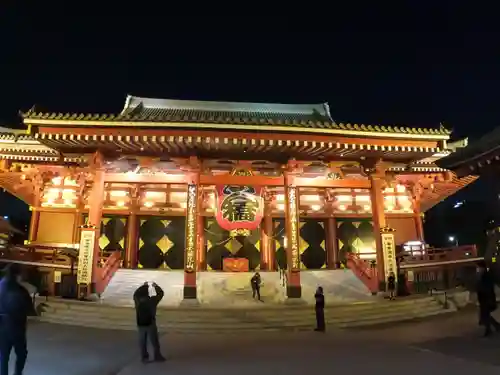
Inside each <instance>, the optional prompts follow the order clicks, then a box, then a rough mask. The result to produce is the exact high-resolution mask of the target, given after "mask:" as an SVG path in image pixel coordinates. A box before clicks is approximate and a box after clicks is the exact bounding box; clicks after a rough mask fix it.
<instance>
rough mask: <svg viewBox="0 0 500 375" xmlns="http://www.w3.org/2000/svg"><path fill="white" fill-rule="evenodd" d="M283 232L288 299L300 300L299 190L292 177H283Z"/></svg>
mask: <svg viewBox="0 0 500 375" xmlns="http://www.w3.org/2000/svg"><path fill="white" fill-rule="evenodd" d="M285 230H286V237H287V244H286V259H287V271H288V272H287V275H288V277H287V287H286V293H287V297H288V298H301V296H302V287H301V284H300V254H299V238H300V233H299V231H300V225H299V189H298V188H297V187H296V186H295V185H294V182H293V176H290V175H288V174H286V175H285Z"/></svg>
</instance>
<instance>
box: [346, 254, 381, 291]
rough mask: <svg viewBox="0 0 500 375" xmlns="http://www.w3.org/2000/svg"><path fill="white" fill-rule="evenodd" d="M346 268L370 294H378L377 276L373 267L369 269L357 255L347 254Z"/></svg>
mask: <svg viewBox="0 0 500 375" xmlns="http://www.w3.org/2000/svg"><path fill="white" fill-rule="evenodd" d="M346 259H347V267H348V268H349V269H351V270H352V271H353V272H354V273H355V274H356V276H357V277H358V278H359V279H360V280H361V281H362V282H363V284H365V286H366V287H367V288H368V289H369V290H370V292H372V293H376V292H378V274H377V269H376V268H375V267H370V266H368V265H367V264H366V262H364V261H363V260H362V259H361V258H360V257H359V255H358V254H355V253H347V254H346Z"/></svg>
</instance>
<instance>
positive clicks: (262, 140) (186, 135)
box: [34, 128, 441, 160]
mask: <svg viewBox="0 0 500 375" xmlns="http://www.w3.org/2000/svg"><path fill="white" fill-rule="evenodd" d="M87 130H89V129H87ZM81 132H82V130H79V129H76V128H72V129H71V131H70V132H65V131H64V129H61V128H43V129H39V132H38V133H35V134H34V137H35V139H36V140H38V141H40V142H41V143H43V144H44V145H46V146H48V147H50V148H53V149H57V150H62V151H63V152H71V151H73V152H76V151H78V152H92V151H93V150H96V149H101V150H103V152H109V153H115V154H116V153H120V154H136V155H141V154H143V155H158V154H165V153H167V154H169V155H172V156H176V155H179V156H182V155H186V154H196V153H197V152H199V151H203V152H204V153H213V154H218V155H222V154H224V153H229V154H230V153H234V152H238V153H241V152H244V153H247V155H249V156H248V157H249V158H251V157H252V155H253V156H255V158H259V157H258V155H261V156H260V158H263V157H264V158H265V156H262V154H263V153H275V154H279V155H283V154H287V155H289V156H292V157H297V159H305V158H310V159H319V158H324V159H333V158H339V157H340V158H346V159H349V158H350V159H356V158H360V157H374V156H380V157H384V158H394V159H398V158H399V159H413V160H419V159H422V158H426V157H429V156H432V155H434V154H436V153H439V152H441V149H440V147H438V146H437V143H436V142H435V141H416V140H413V141H400V142H399V141H398V142H396V140H392V141H391V140H382V139H348V138H344V139H341V138H332V137H314V138H313V139H318V140H311V137H309V136H299V135H297V136H294V135H291V134H269V135H266V134H262V133H255V132H252V133H235V132H228V133H222V132H219V133H214V132H211V133H208V134H204V133H202V132H194V131H176V132H169V133H167V134H165V132H159V131H155V132H153V134H151V133H152V132H150V131H147V132H146V131H141V130H136V131H133V132H132V131H127V132H125V134H126V135H125V134H124V132H117V130H116V129H110V131H109V132H107V131H105V132H94V134H93V135H92V134H80V133H81ZM141 132H142V134H141ZM96 133H97V134H96ZM155 133H157V134H158V135H156V134H155ZM160 134H161V135H160Z"/></svg>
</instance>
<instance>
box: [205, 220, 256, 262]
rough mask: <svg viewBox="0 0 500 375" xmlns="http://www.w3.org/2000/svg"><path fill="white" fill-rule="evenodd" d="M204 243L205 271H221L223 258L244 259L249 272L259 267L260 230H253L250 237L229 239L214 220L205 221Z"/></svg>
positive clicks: (225, 231) (226, 232) (227, 233)
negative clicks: (205, 250)
mask: <svg viewBox="0 0 500 375" xmlns="http://www.w3.org/2000/svg"><path fill="white" fill-rule="evenodd" d="M205 241H206V249H207V257H206V260H207V269H209V270H222V263H223V260H224V258H228V257H234V258H246V259H248V264H249V267H250V269H251V270H258V269H259V267H260V230H259V229H256V230H253V231H252V232H251V234H250V236H237V237H233V238H231V237H230V235H229V232H228V231H227V230H224V229H222V228H221V227H220V226H219V224H218V223H217V221H216V220H215V219H214V218H207V219H206V220H205Z"/></svg>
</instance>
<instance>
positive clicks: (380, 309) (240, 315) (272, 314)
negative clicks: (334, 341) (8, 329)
mask: <svg viewBox="0 0 500 375" xmlns="http://www.w3.org/2000/svg"><path fill="white" fill-rule="evenodd" d="M380 305H382V304H380ZM380 305H379V304H374V305H373V306H371V308H370V307H365V308H363V309H358V308H356V306H352V307H351V308H350V307H349V306H343V307H342V308H339V309H335V308H331V309H327V310H326V311H325V318H326V319H329V318H350V317H358V318H359V317H363V316H375V315H376V316H379V315H385V314H391V313H399V312H402V313H404V314H406V313H408V312H411V311H413V310H420V309H422V308H431V307H432V308H434V309H437V310H439V309H442V308H443V307H442V306H441V305H440V304H439V303H438V302H436V301H434V300H423V301H418V302H416V303H413V304H411V305H409V304H401V303H400V304H398V303H393V304H387V305H384V306H380ZM44 315H60V316H80V315H84V316H88V317H94V318H99V317H105V318H106V317H109V318H112V319H115V320H130V319H134V317H135V311H134V310H133V309H132V308H118V309H116V308H114V309H107V308H103V307H102V306H101V305H91V306H85V307H79V308H77V309H73V308H67V307H66V306H63V307H59V306H54V305H49V306H48V307H47V308H46V309H45V312H44ZM304 317H307V318H310V317H314V310H313V309H312V308H308V309H294V308H290V309H289V310H283V311H276V310H265V309H263V310H253V311H244V310H223V311H221V310H217V311H209V310H207V309H197V310H190V311H175V310H159V311H158V319H161V320H171V321H176V322H191V321H194V322H196V321H199V320H200V319H203V320H208V321H213V320H224V321H228V322H229V321H241V320H253V319H255V320H266V321H282V320H300V319H303V318H304Z"/></svg>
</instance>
